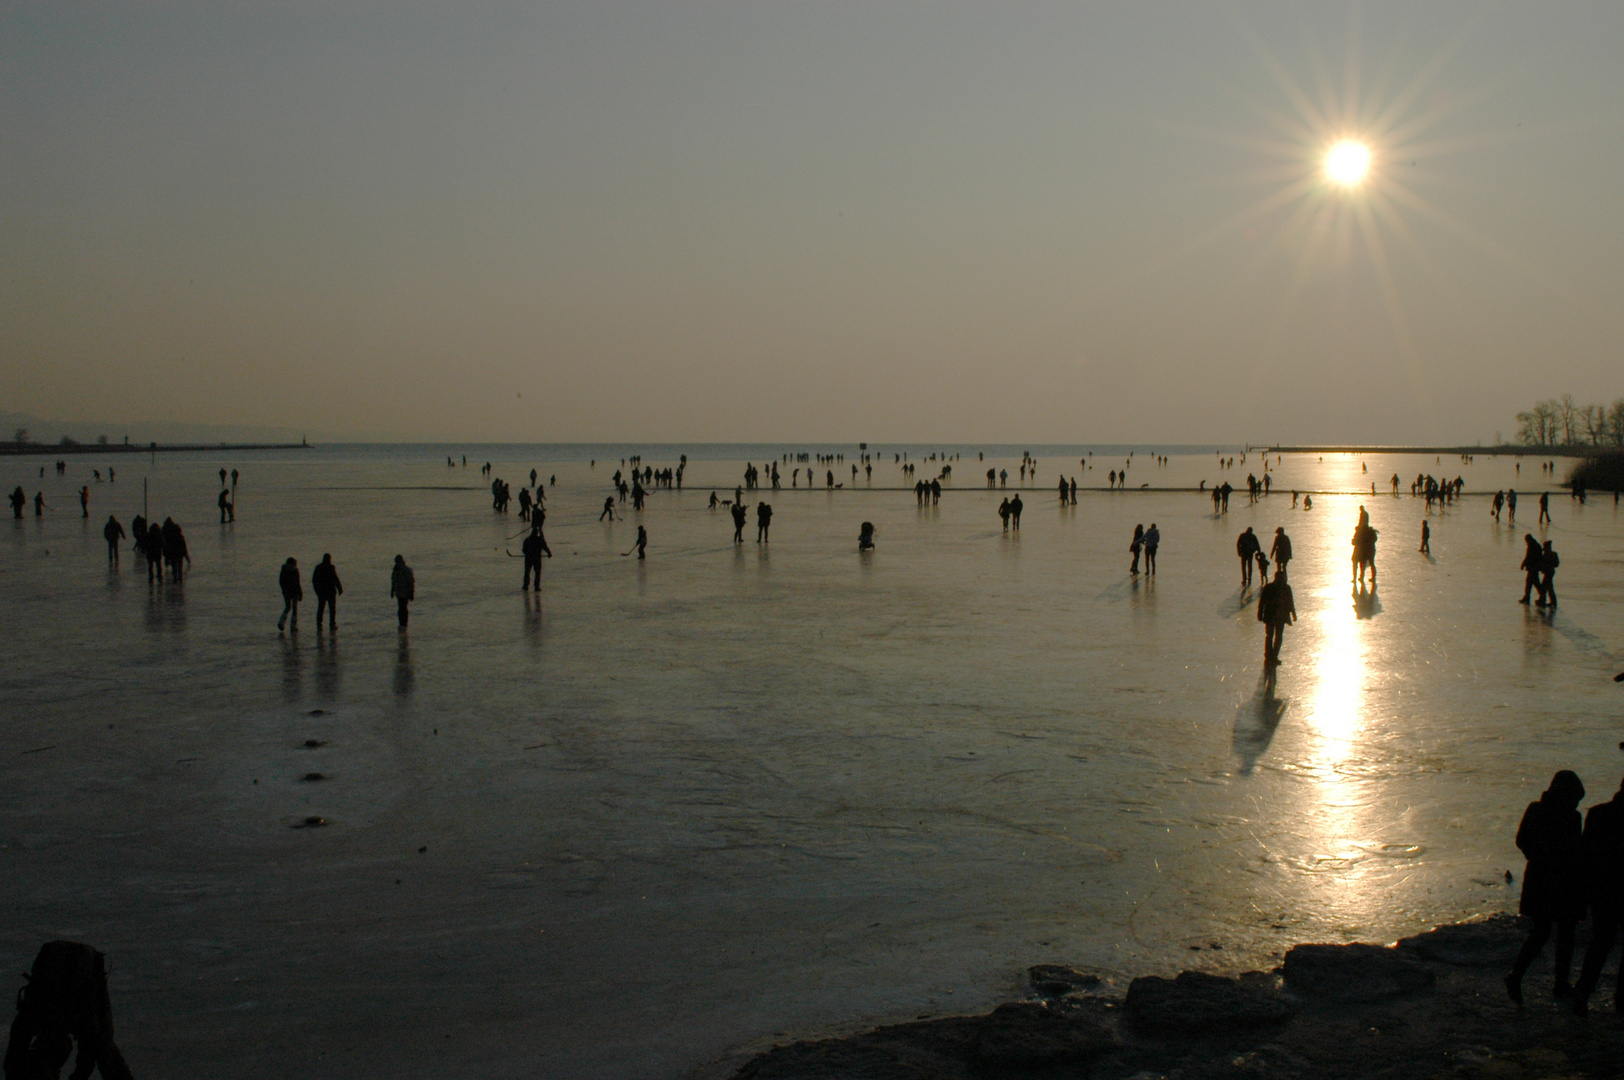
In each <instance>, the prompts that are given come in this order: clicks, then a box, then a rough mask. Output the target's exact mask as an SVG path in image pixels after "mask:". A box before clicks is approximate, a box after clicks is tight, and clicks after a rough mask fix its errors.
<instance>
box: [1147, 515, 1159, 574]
mask: <svg viewBox="0 0 1624 1080" xmlns="http://www.w3.org/2000/svg"><path fill="white" fill-rule="evenodd" d="M1161 546H1162V531H1161V530H1160V529H1158V528H1157V527H1156V523H1155V522H1154V521H1152V522H1151V523H1150V528H1148V529H1146V530H1145V573H1146V574H1147V575H1149V576H1152V577H1154V576H1155V574H1156V549H1157V548H1159V547H1161Z"/></svg>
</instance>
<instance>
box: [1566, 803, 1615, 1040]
mask: <svg viewBox="0 0 1624 1080" xmlns="http://www.w3.org/2000/svg"><path fill="white" fill-rule="evenodd" d="M1580 858H1581V859H1582V860H1583V872H1584V880H1585V882H1586V883H1587V884H1588V886H1589V896H1588V899H1589V901H1590V914H1591V923H1590V945H1589V947H1588V948H1586V949H1585V959H1584V963H1583V964H1582V965H1581V966H1580V968H1579V982H1578V985H1576V986H1575V987H1574V988H1573V1011H1574V1013H1575V1014H1576V1015H1579V1016H1583V1015H1584V1014H1585V1013H1586V1012H1588V1011H1589V1002H1590V994H1591V992H1592V991H1594V990H1595V989H1596V984H1597V983H1598V982H1600V981H1601V969H1602V967H1603V966H1604V965H1605V964H1606V963H1607V959H1608V957H1609V956H1610V955H1611V954H1612V951H1613V943H1614V942H1615V941H1617V940H1618V927H1619V923H1620V921H1621V920H1624V786H1620V787H1619V790H1618V792H1617V793H1616V794H1615V795H1614V796H1613V797H1612V798H1611V799H1610V800H1608V801H1607V802H1604V803H1597V804H1596V805H1595V806H1592V807H1591V808H1590V811H1589V813H1587V814H1585V828H1584V835H1583V837H1582V839H1581V841H1580ZM1613 1009H1614V1011H1616V1012H1624V968H1621V969H1620V972H1619V975H1618V981H1617V982H1616V983H1615V984H1614V989H1613Z"/></svg>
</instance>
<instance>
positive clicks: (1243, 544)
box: [1235, 525, 1263, 588]
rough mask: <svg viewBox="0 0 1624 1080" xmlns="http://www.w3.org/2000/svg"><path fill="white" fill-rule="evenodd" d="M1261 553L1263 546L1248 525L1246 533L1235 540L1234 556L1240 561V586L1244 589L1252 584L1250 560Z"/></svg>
mask: <svg viewBox="0 0 1624 1080" xmlns="http://www.w3.org/2000/svg"><path fill="white" fill-rule="evenodd" d="M1262 553H1263V545H1262V544H1260V543H1258V539H1257V533H1255V532H1253V531H1252V526H1250V525H1248V526H1247V527H1246V531H1245V532H1243V533H1241V534H1240V535H1239V536H1237V537H1236V538H1235V554H1236V555H1238V556H1240V560H1241V586H1242V587H1243V588H1244V587H1245V586H1247V585H1250V584H1252V559H1253V558H1254V557H1255V556H1257V555H1260V554H1262Z"/></svg>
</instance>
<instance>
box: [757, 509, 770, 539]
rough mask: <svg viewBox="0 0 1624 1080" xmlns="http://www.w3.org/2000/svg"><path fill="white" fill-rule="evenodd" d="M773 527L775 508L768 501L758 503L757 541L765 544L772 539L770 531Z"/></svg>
mask: <svg viewBox="0 0 1624 1080" xmlns="http://www.w3.org/2000/svg"><path fill="white" fill-rule="evenodd" d="M772 527H773V508H772V507H771V506H769V505H767V504H766V503H757V504H756V543H758V544H764V543H768V542H770V540H771V537H770V536H769V533H770V532H771V530H772Z"/></svg>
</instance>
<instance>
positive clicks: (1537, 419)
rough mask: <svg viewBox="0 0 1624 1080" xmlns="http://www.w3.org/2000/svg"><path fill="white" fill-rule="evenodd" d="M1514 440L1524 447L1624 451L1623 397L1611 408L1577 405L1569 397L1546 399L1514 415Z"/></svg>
mask: <svg viewBox="0 0 1624 1080" xmlns="http://www.w3.org/2000/svg"><path fill="white" fill-rule="evenodd" d="M1517 439H1518V441H1519V442H1521V443H1522V444H1523V445H1524V446H1552V447H1556V446H1606V447H1613V448H1615V449H1616V448H1624V398H1619V399H1618V400H1617V401H1614V402H1613V403H1612V404H1611V405H1580V404H1579V403H1578V402H1576V401H1574V400H1573V395H1572V394H1563V395H1562V396H1561V397H1559V398H1546V399H1545V400H1544V401H1540V402H1536V403H1535V405H1534V407H1533V408H1532V409H1529V410H1528V411H1526V412H1520V413H1518V414H1517Z"/></svg>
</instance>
